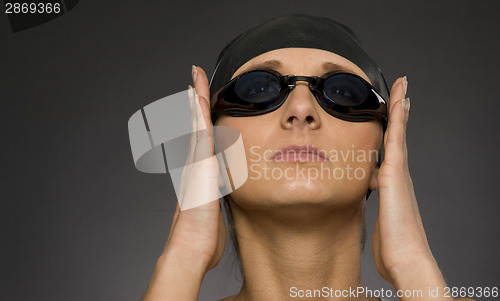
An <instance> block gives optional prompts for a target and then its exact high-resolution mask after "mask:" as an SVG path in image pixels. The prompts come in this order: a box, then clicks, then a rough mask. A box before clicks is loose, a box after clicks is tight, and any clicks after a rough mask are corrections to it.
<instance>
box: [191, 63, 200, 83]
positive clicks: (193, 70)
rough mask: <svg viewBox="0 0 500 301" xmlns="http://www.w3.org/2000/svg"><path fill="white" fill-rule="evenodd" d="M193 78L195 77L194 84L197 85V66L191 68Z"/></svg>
mask: <svg viewBox="0 0 500 301" xmlns="http://www.w3.org/2000/svg"><path fill="white" fill-rule="evenodd" d="M191 76H192V77H193V84H194V83H196V78H197V77H198V70H196V66H195V65H193V66H192V68H191Z"/></svg>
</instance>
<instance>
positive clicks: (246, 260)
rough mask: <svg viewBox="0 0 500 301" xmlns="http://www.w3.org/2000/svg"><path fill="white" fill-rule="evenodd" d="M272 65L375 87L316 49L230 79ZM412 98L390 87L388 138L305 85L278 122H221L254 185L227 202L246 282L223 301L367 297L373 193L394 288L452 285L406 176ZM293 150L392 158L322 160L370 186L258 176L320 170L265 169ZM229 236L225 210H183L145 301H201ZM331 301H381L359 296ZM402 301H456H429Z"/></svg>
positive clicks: (283, 52) (375, 248)
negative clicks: (312, 293) (235, 140)
mask: <svg viewBox="0 0 500 301" xmlns="http://www.w3.org/2000/svg"><path fill="white" fill-rule="evenodd" d="M270 59H274V60H279V61H281V63H282V66H281V67H280V68H276V70H277V71H279V72H280V73H282V74H284V75H285V74H295V75H308V76H313V75H315V76H320V75H322V74H323V73H325V72H326V71H327V70H323V69H322V68H321V65H322V63H323V62H333V63H335V64H336V65H338V66H340V67H341V68H342V69H344V70H347V71H348V72H351V73H354V74H357V75H359V76H361V77H363V78H365V79H366V80H368V77H367V76H366V74H364V72H363V71H362V70H361V69H359V68H358V67H357V66H356V65H355V64H353V63H352V62H350V61H348V60H347V59H345V58H343V57H341V56H338V55H336V54H334V53H331V52H328V51H324V50H319V49H308V48H286V49H278V50H273V51H270V52H267V53H264V54H262V55H260V56H258V57H256V58H254V59H252V60H250V61H248V62H247V63H246V64H245V65H243V66H241V67H240V68H239V69H238V70H237V71H236V72H235V74H234V75H233V78H234V77H235V76H237V75H238V74H240V73H242V72H244V71H246V70H248V68H250V67H252V66H253V65H255V64H258V63H262V62H264V61H268V60H270ZM196 70H197V72H196V80H195V81H194V87H195V89H196V91H197V93H198V94H199V95H200V97H199V99H200V101H199V103H200V107H201V114H202V117H200V118H203V119H204V121H205V123H206V124H207V125H211V121H210V113H209V112H210V110H209V103H208V101H207V100H208V99H209V94H210V92H209V86H208V78H207V76H206V74H205V72H204V71H203V69H202V68H200V67H197V68H196ZM405 90H406V87H405V84H404V83H403V79H402V78H398V79H397V80H396V81H395V82H394V84H393V86H392V89H391V99H390V108H389V112H390V115H389V124H388V128H387V131H386V133H385V135H383V132H382V129H381V126H380V123H379V122H378V121H376V120H373V121H370V122H347V121H343V120H340V119H337V118H335V117H333V116H331V115H329V114H328V113H326V112H325V111H324V110H323V109H322V108H321V107H320V106H319V104H318V103H317V101H316V100H315V98H314V96H313V95H312V94H311V93H310V90H309V88H308V87H307V85H306V82H297V86H296V87H295V89H294V90H292V92H291V93H290V95H289V96H288V98H287V100H286V102H285V103H284V104H283V105H282V106H281V107H280V108H279V109H277V110H275V111H273V112H270V113H268V114H263V115H259V116H252V117H231V116H227V115H223V116H221V117H220V118H219V119H218V121H217V125H226V126H233V127H235V128H237V129H238V130H239V131H240V132H241V135H242V138H243V141H244V146H245V150H246V154H247V165H248V167H249V178H248V180H247V181H246V182H245V183H244V184H243V185H242V186H241V187H240V188H239V189H237V190H236V191H234V192H233V193H232V194H231V195H230V202H231V208H232V210H233V216H234V220H235V230H236V235H237V238H238V242H239V247H240V252H241V261H242V267H243V273H244V279H245V280H244V283H243V286H242V288H241V291H240V292H239V294H237V295H235V296H230V297H228V298H226V299H224V300H225V301H228V300H288V299H289V298H290V295H289V294H290V287H297V288H298V289H320V288H322V287H324V286H327V287H332V288H335V289H347V290H348V289H349V288H350V287H352V288H355V287H358V286H361V287H363V286H364V285H363V282H362V279H361V260H360V258H361V239H362V234H361V232H362V231H361V230H362V223H363V219H364V209H365V201H364V196H365V194H366V191H367V189H368V188H370V189H371V190H377V189H378V192H379V198H380V202H379V212H378V218H377V222H376V226H375V231H374V233H373V237H372V252H373V256H374V260H375V264H376V267H377V270H378V272H379V274H380V275H381V276H382V277H383V278H384V279H385V280H387V281H389V282H390V283H391V284H392V285H393V286H394V288H395V290H399V289H403V290H406V289H410V290H412V289H421V290H423V291H424V292H427V289H428V287H429V286H431V287H434V288H435V287H438V288H439V289H440V292H441V293H442V292H443V289H444V287H445V286H446V283H445V281H444V279H443V276H442V275H441V272H440V270H439V268H438V266H437V263H436V261H435V260H434V257H433V255H432V252H431V250H430V248H429V245H428V243H427V238H426V235H425V231H424V228H423V225H422V221H421V218H420V213H419V211H418V206H417V201H416V198H415V193H414V189H413V184H412V181H411V177H410V174H409V170H408V154H407V148H406V134H405V133H406V124H407V121H408V116H409V111H408V109H409V108H408V109H406V108H407V107H409V104H405V105H403V104H404V103H405V102H403V101H402V99H403V98H404V95H405ZM291 143H297V144H305V143H309V144H312V145H314V146H316V147H318V148H319V149H322V150H326V151H327V152H328V151H332V150H336V151H338V152H340V151H343V152H344V153H345V152H347V151H348V150H352V149H353V145H354V149H356V150H359V151H365V152H368V151H370V150H379V149H380V147H381V146H382V144H383V145H384V148H385V159H384V162H383V163H382V165H381V167H380V169H379V168H378V167H377V165H376V162H375V160H365V161H362V160H347V161H342V162H333V161H330V162H323V163H325V166H327V168H331V169H333V168H342V169H343V170H346V168H347V165H349V166H350V167H352V168H353V169H356V168H359V169H362V170H363V171H365V176H364V177H363V178H362V179H360V180H357V179H354V180H353V179H347V178H346V177H344V178H342V179H331V178H330V179H328V178H326V177H325V178H323V179H317V180H314V181H310V180H309V181H308V180H307V179H304V178H300V177H294V178H293V177H292V178H288V179H285V178H284V177H282V178H274V179H264V178H263V177H260V178H259V177H257V176H256V174H257V173H258V172H261V173H260V174H261V175H262V171H263V168H264V166H267V167H268V168H271V169H281V170H284V169H286V168H287V167H294V166H296V165H299V166H301V167H304V168H309V169H313V170H314V169H315V168H316V169H317V168H318V167H319V166H320V164H321V163H320V162H317V161H316V162H311V161H308V162H298V163H297V162H268V161H266V159H268V158H269V156H270V153H269V152H268V153H265V150H277V149H280V148H282V147H284V146H287V145H289V144H291ZM251 147H257V148H254V149H253V150H251ZM256 149H257V150H256ZM252 164H253V166H252ZM251 167H252V168H253V171H252V169H251ZM225 238H226V230H225V226H224V222H223V219H222V213H221V210H220V205H219V202H218V201H214V202H210V203H208V204H205V205H203V206H199V207H196V208H193V209H189V210H184V211H180V210H179V207H177V209H176V212H175V214H174V218H173V220H172V226H171V229H170V233H169V236H168V239H167V243H166V245H165V249H164V250H163V252H162V255H161V256H160V258H159V259H158V261H157V265H156V269H155V272H154V274H153V277H152V279H151V282H150V285H149V287H148V290H147V292H146V294H145V296H144V298H143V300H164V299H168V300H197V298H198V294H199V290H200V286H201V283H202V281H203V277H204V275H205V273H206V272H207V271H209V270H210V269H212V268H213V267H215V266H216V265H217V264H218V263H219V261H220V259H221V257H222V253H223V250H224V245H225ZM295 299H299V300H300V298H295ZM309 300H311V299H310V298H309ZM335 300H377V299H376V298H368V297H365V296H359V298H357V299H355V298H346V299H335ZM400 300H453V299H452V298H451V297H444V296H442V295H441V296H439V297H435V298H429V297H428V296H425V295H424V297H423V298H405V297H402V298H400ZM457 300H459V299H457ZM460 300H471V299H460Z"/></svg>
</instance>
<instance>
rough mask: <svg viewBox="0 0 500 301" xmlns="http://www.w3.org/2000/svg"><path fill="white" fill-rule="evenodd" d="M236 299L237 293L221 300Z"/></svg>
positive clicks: (230, 300)
mask: <svg viewBox="0 0 500 301" xmlns="http://www.w3.org/2000/svg"><path fill="white" fill-rule="evenodd" d="M234 299H236V295H232V296H229V297H226V298H224V299H220V300H219V301H233V300H234Z"/></svg>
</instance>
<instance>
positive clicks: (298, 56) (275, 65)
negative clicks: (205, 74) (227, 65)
mask: <svg viewBox="0 0 500 301" xmlns="http://www.w3.org/2000/svg"><path fill="white" fill-rule="evenodd" d="M261 67H266V68H272V69H274V70H277V71H279V72H280V73H281V74H295V75H305V76H321V75H323V74H324V73H326V72H329V71H344V72H349V73H353V74H356V75H359V76H361V77H362V78H364V79H365V80H367V81H368V82H371V81H370V80H369V78H368V76H367V75H366V74H365V73H364V72H363V70H361V69H360V68H359V67H358V66H357V65H356V64H354V63H353V62H351V61H350V60H348V59H346V58H344V57H342V56H340V55H338V54H335V53H333V52H330V51H326V50H322V49H315V48H282V49H275V50H271V51H268V52H265V53H263V54H261V55H259V56H256V57H254V58H253V59H251V60H249V61H248V62H246V63H245V64H243V65H242V66H241V67H240V68H238V70H236V72H235V73H234V74H233V76H232V77H231V79H233V78H235V77H236V76H238V75H239V74H241V73H244V72H246V71H249V70H253V69H258V68H261Z"/></svg>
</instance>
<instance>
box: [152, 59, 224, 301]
mask: <svg viewBox="0 0 500 301" xmlns="http://www.w3.org/2000/svg"><path fill="white" fill-rule="evenodd" d="M192 73H193V82H194V90H195V92H196V94H197V97H195V98H192V97H190V100H189V101H190V107H191V121H192V130H193V133H192V134H191V141H190V149H189V154H188V160H187V161H188V162H186V163H187V164H186V166H185V167H184V170H183V174H182V177H181V185H180V189H179V191H178V193H177V194H178V195H177V197H178V198H179V200H178V202H177V206H176V209H175V213H174V217H173V219H172V224H171V227H170V232H169V235H168V239H167V243H166V245H165V248H164V250H163V252H162V254H161V256H160V258H159V259H158V262H157V265H156V269H155V272H154V274H153V277H152V279H151V282H150V284H149V286H148V289H147V291H146V294H145V295H144V297H143V301H145V300H163V299H165V298H167V299H168V300H197V298H198V293H199V290H200V286H201V282H202V281H203V277H204V275H205V273H206V272H208V271H209V270H211V269H213V268H214V267H215V266H217V264H218V263H219V262H220V260H221V258H222V254H223V252H224V247H225V242H226V227H225V225H224V219H223V216H222V212H221V207H220V204H219V200H218V198H216V196H217V197H218V176H219V166H218V163H217V159H216V157H215V156H214V149H213V145H214V144H213V135H212V128H211V127H212V122H211V118H210V104H209V101H208V100H209V99H210V88H209V84H208V78H207V76H206V73H205V71H204V70H203V69H201V68H200V67H195V66H193V72H192ZM191 92H192V91H188V93H190V94H191ZM191 95H192V94H191ZM196 99H198V101H196ZM198 103H199V105H198ZM203 129H206V130H203ZM199 130H202V131H199ZM190 163H196V164H190ZM207 196H208V199H207ZM179 203H180V204H181V206H179ZM200 204H201V205H200ZM191 207H192V208H191ZM186 208H189V209H186ZM181 209H182V210H181Z"/></svg>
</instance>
